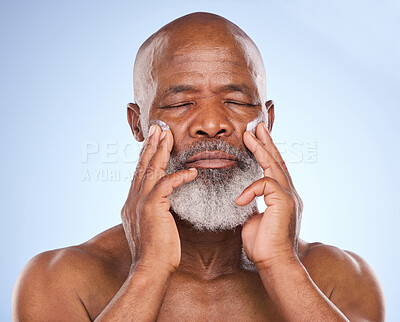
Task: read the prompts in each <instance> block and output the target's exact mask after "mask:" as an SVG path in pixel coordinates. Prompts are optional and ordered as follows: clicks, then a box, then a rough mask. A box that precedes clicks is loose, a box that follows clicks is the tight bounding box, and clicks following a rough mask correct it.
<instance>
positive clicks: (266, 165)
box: [243, 131, 290, 189]
mask: <svg viewBox="0 0 400 322" xmlns="http://www.w3.org/2000/svg"><path fill="white" fill-rule="evenodd" d="M243 141H244V144H245V145H246V146H247V148H248V149H249V150H250V151H251V152H252V153H253V154H254V156H255V158H256V160H257V161H258V163H259V164H260V166H261V168H262V169H263V170H264V176H268V177H271V178H274V179H276V180H277V181H278V182H279V183H280V184H281V185H282V187H284V188H285V189H288V188H289V187H290V186H289V181H288V179H287V177H286V174H285V172H284V171H283V169H282V168H281V166H280V165H279V164H278V162H277V160H276V159H275V158H274V156H273V155H272V154H271V152H270V151H269V150H268V149H267V148H266V147H265V146H264V145H263V144H262V143H261V142H260V141H259V140H258V139H257V138H256V137H255V135H254V134H253V133H252V132H249V131H246V132H244V134H243Z"/></svg>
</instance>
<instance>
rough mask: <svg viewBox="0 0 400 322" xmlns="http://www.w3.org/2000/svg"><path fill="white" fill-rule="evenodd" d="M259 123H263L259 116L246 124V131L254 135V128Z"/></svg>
mask: <svg viewBox="0 0 400 322" xmlns="http://www.w3.org/2000/svg"><path fill="white" fill-rule="evenodd" d="M260 122H264V118H263V117H262V116H261V115H259V116H257V117H256V118H255V119H254V120H253V121H250V122H249V123H247V126H246V131H250V132H253V133H254V134H256V128H257V125H258V123H260Z"/></svg>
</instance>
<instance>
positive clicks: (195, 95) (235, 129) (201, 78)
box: [149, 43, 262, 153]
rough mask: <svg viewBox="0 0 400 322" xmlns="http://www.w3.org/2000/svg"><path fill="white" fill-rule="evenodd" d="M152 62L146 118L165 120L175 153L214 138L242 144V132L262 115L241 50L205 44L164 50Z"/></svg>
mask: <svg viewBox="0 0 400 322" xmlns="http://www.w3.org/2000/svg"><path fill="white" fill-rule="evenodd" d="M156 61H157V62H158V64H155V68H154V69H153V79H154V83H155V88H156V91H155V97H154V99H153V101H152V104H151V107H150V112H149V120H150V121H151V120H162V121H164V122H165V123H167V124H168V125H169V127H170V129H171V131H172V134H173V135H174V141H175V144H174V150H173V152H174V153H179V152H181V151H182V150H184V149H185V148H186V147H188V146H190V145H192V144H193V143H195V142H197V141H199V140H202V139H215V138H223V139H224V140H225V141H226V142H228V143H230V144H232V145H233V146H235V147H239V148H242V149H245V147H244V144H243V141H242V135H243V132H244V131H245V129H246V125H247V123H249V122H250V121H252V120H254V119H255V118H256V117H258V116H259V115H261V114H262V102H261V98H260V95H259V92H258V90H257V84H256V79H255V77H254V76H253V75H254V72H253V71H252V66H251V65H249V64H248V63H247V60H246V57H245V55H244V53H243V49H241V48H238V46H237V44H236V46H235V44H234V43H225V44H222V45H221V44H218V45H216V44H212V43H211V44H207V43H204V44H202V45H196V46H190V47H182V48H178V49H174V50H172V49H170V50H168V49H166V50H165V51H164V52H163V56H162V57H156Z"/></svg>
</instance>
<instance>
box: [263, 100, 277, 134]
mask: <svg viewBox="0 0 400 322" xmlns="http://www.w3.org/2000/svg"><path fill="white" fill-rule="evenodd" d="M265 107H266V108H267V113H268V132H269V133H271V131H272V126H273V125H274V121H275V111H274V102H273V101H268V102H266V103H265Z"/></svg>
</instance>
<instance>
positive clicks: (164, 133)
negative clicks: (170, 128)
mask: <svg viewBox="0 0 400 322" xmlns="http://www.w3.org/2000/svg"><path fill="white" fill-rule="evenodd" d="M166 134H167V132H166V131H162V132H161V135H160V141H161V140H162V139H163V138H164V137H165V135H166Z"/></svg>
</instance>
